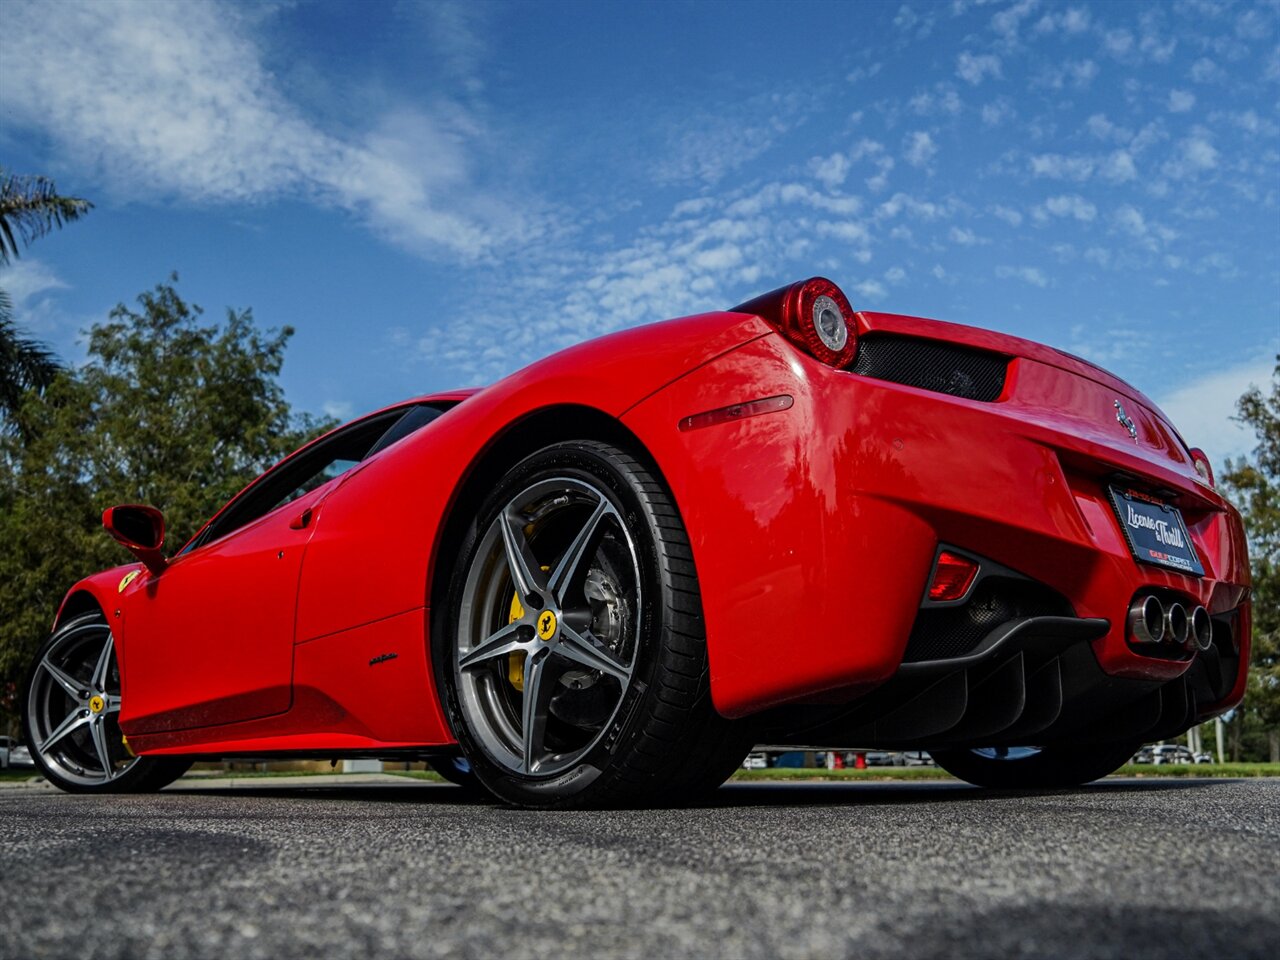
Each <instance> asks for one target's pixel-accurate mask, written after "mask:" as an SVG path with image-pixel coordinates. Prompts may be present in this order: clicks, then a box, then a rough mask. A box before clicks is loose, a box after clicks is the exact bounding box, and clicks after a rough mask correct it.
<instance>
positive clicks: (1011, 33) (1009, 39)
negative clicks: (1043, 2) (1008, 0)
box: [991, 0, 1037, 44]
mask: <svg viewBox="0 0 1280 960" xmlns="http://www.w3.org/2000/svg"><path fill="white" fill-rule="evenodd" d="M1036 6H1037V0H1018V2H1017V3H1014V4H1011V5H1010V6H1007V7H1005V8H1004V9H1003V10H1001V11H1000V12H999V13H997V14H996V15H995V16H993V17H992V18H991V29H992V30H994V31H995V32H996V33H998V34H1000V36H1001V37H1003V38H1004V41H1005V42H1006V43H1008V44H1013V43H1014V42H1016V41H1017V39H1018V28H1019V27H1020V26H1021V24H1022V21H1023V20H1024V19H1025V18H1026V17H1027V16H1029V15H1030V14H1031V12H1032V11H1033V10H1035V8H1036Z"/></svg>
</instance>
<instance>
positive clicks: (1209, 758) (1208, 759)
mask: <svg viewBox="0 0 1280 960" xmlns="http://www.w3.org/2000/svg"><path fill="white" fill-rule="evenodd" d="M1195 762H1196V763H1213V762H1214V756H1213V754H1212V753H1197V754H1196V756H1195Z"/></svg>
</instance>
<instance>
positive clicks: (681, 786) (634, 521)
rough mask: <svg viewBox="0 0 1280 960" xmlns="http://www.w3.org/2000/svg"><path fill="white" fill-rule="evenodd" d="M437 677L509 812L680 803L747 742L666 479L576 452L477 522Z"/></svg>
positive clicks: (546, 462) (481, 774)
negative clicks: (722, 712)
mask: <svg viewBox="0 0 1280 960" xmlns="http://www.w3.org/2000/svg"><path fill="white" fill-rule="evenodd" d="M461 558H462V562H461V563H460V564H459V565H458V567H457V568H456V569H455V572H454V577H453V581H452V584H451V589H450V596H449V602H448V606H447V614H446V617H447V619H445V620H444V622H442V623H440V624H439V625H438V626H439V629H438V630H437V631H436V637H437V645H436V648H435V662H436V664H437V670H438V673H439V679H440V683H441V688H442V689H443V690H444V691H445V702H446V707H447V709H448V711H449V715H450V720H451V722H452V724H453V727H454V731H455V733H456V735H457V737H458V741H459V743H460V745H461V746H462V750H463V753H464V755H465V756H466V758H467V760H468V761H469V762H470V764H471V768H472V770H473V772H474V774H475V776H476V777H477V779H478V780H479V781H480V783H481V784H483V785H484V786H485V787H486V788H487V789H488V790H489V791H491V792H492V793H494V794H496V795H497V796H498V797H500V798H501V799H503V800H506V801H507V802H509V803H513V804H517V805H521V806H530V807H571V806H603V805H611V806H616V805H627V804H636V803H654V802H658V803H671V802H682V801H684V800H687V799H688V798H689V797H690V796H691V795H692V794H695V793H698V792H701V791H703V790H706V789H710V788H713V787H715V786H719V784H720V783H722V782H723V781H724V780H725V779H726V778H727V777H728V776H729V774H730V773H731V772H732V771H733V770H734V769H735V768H736V767H737V765H738V764H739V763H741V761H742V758H743V757H744V756H745V755H746V753H747V750H748V748H749V747H750V744H749V743H748V742H747V739H748V738H747V737H746V736H745V735H744V732H743V730H744V728H742V727H740V726H738V725H736V724H732V723H730V722H729V721H727V720H725V719H723V718H722V717H720V716H719V715H718V714H717V713H716V712H715V709H714V708H713V707H712V705H711V698H710V683H709V673H708V665H707V650H706V642H705V639H704V634H703V628H702V607H701V600H700V597H699V593H698V580H697V575H696V572H695V570H694V566H693V559H692V554H691V551H690V548H689V542H688V538H687V536H686V535H685V530H684V526H683V524H682V523H681V520H680V516H679V513H678V511H677V510H676V508H675V505H674V503H673V502H672V500H671V497H670V495H669V494H668V493H667V491H666V489H665V487H664V486H663V484H662V483H661V481H660V480H659V479H658V478H657V477H656V476H655V475H654V473H653V472H652V471H651V470H650V469H649V468H648V467H647V466H646V465H645V464H643V463H641V462H640V461H639V460H638V459H637V458H636V457H634V456H632V455H631V454H630V453H628V452H626V451H623V450H621V449H619V448H617V447H613V446H610V445H607V444H603V443H597V442H592V441H575V442H569V443H561V444H556V445H554V446H551V447H547V448H545V449H543V450H541V451H539V452H537V453H535V454H533V455H532V456H530V457H528V458H526V459H525V460H524V461H522V462H521V463H520V464H518V465H517V466H516V467H515V468H514V469H513V470H511V472H510V473H508V474H507V476H506V478H505V479H504V481H503V482H502V484H501V485H500V486H499V488H498V489H497V490H496V491H495V492H494V494H493V495H492V496H491V497H490V498H489V500H488V502H487V503H486V504H485V505H484V506H483V507H482V509H481V510H480V512H479V513H478V515H477V517H476V520H475V522H474V523H473V525H472V527H471V530H470V532H469V534H468V536H467V539H466V542H465V544H464V547H463V550H462V553H461Z"/></svg>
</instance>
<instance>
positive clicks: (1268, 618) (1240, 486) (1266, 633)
mask: <svg viewBox="0 0 1280 960" xmlns="http://www.w3.org/2000/svg"><path fill="white" fill-rule="evenodd" d="M1235 419H1236V420H1238V421H1239V422H1241V423H1243V424H1246V425H1247V426H1249V427H1252V428H1253V431H1254V433H1255V434H1257V437H1258V445H1257V447H1255V448H1254V450H1253V455H1252V456H1251V457H1241V458H1240V459H1238V460H1228V461H1227V469H1226V471H1225V473H1224V475H1223V477H1222V486H1223V488H1224V490H1225V491H1226V492H1227V494H1228V495H1229V496H1230V497H1231V499H1232V501H1233V502H1234V503H1235V504H1236V506H1237V507H1239V509H1240V513H1241V514H1242V515H1243V516H1244V522H1245V527H1246V529H1247V530H1248V534H1249V552H1250V567H1251V572H1252V574H1253V653H1252V655H1251V657H1250V664H1251V669H1250V675H1249V688H1248V692H1247V693H1246V695H1245V708H1246V710H1247V711H1248V713H1249V714H1251V715H1253V716H1254V717H1256V718H1257V720H1259V721H1260V722H1261V724H1262V726H1263V727H1264V728H1265V729H1266V731H1267V734H1268V739H1269V745H1270V753H1271V760H1272V761H1273V762H1280V356H1277V357H1276V366H1275V371H1274V373H1273V375H1272V380H1271V389H1270V393H1269V394H1264V393H1263V392H1262V391H1261V390H1260V389H1258V388H1257V387H1252V388H1250V389H1249V390H1248V391H1247V392H1246V393H1245V394H1244V396H1242V397H1241V398H1240V399H1239V401H1238V402H1237V403H1236V417H1235Z"/></svg>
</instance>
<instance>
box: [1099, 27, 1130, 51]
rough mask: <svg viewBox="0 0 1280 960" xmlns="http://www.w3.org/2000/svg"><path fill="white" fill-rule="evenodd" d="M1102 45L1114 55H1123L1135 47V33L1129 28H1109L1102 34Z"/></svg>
mask: <svg viewBox="0 0 1280 960" xmlns="http://www.w3.org/2000/svg"><path fill="white" fill-rule="evenodd" d="M1102 45H1103V46H1104V47H1106V50H1107V53H1109V54H1111V55H1112V56H1113V57H1123V56H1124V55H1125V54H1127V53H1128V52H1129V51H1130V50H1132V49H1133V34H1132V33H1130V32H1129V31H1128V30H1125V29H1123V28H1122V29H1119V30H1108V31H1107V32H1106V33H1105V34H1103V36H1102Z"/></svg>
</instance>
